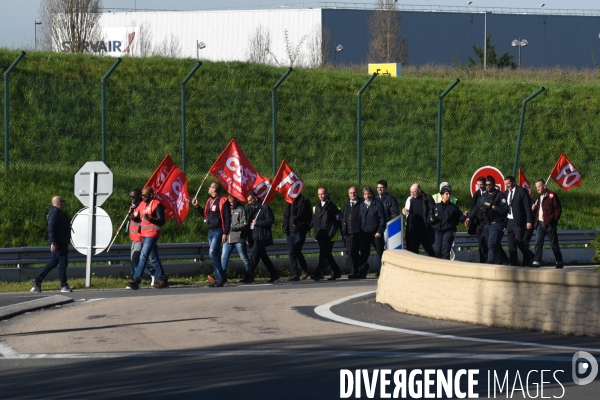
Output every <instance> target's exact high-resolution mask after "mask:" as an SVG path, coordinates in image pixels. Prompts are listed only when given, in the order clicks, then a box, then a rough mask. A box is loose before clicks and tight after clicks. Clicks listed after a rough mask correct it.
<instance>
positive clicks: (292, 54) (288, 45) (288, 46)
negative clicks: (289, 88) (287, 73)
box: [269, 29, 308, 68]
mask: <svg viewBox="0 0 600 400" xmlns="http://www.w3.org/2000/svg"><path fill="white" fill-rule="evenodd" d="M307 37H308V35H304V36H302V37H301V38H300V40H299V41H298V44H297V45H296V46H295V47H294V44H293V43H292V42H291V41H290V35H289V33H288V30H287V29H284V30H283V40H284V41H285V54H286V56H287V58H288V62H289V67H291V68H293V67H294V65H296V64H302V54H301V53H300V49H301V48H302V44H303V43H304V41H305V40H306V38H307ZM269 54H270V55H271V57H273V60H275V64H277V65H280V66H283V65H284V62H283V60H282V61H281V62H279V60H278V59H277V57H276V56H275V54H273V52H272V51H270V50H269Z"/></svg>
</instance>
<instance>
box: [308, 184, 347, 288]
mask: <svg viewBox="0 0 600 400" xmlns="http://www.w3.org/2000/svg"><path fill="white" fill-rule="evenodd" d="M317 194H318V196H319V200H318V201H317V203H316V204H315V207H314V210H315V211H314V212H315V215H314V224H313V232H314V235H315V240H316V241H317V242H318V243H319V264H318V265H317V269H316V270H315V273H314V275H313V276H312V279H313V280H315V281H318V280H320V279H323V270H324V269H325V267H326V265H327V264H329V266H330V267H331V271H332V272H331V277H330V278H328V279H327V280H329V281H334V280H336V279H337V278H341V277H342V274H341V271H340V267H339V266H338V264H337V262H336V261H335V258H334V257H333V253H332V250H333V245H334V243H335V242H334V241H332V239H333V238H334V237H335V234H336V233H337V230H338V228H339V227H340V215H339V209H338V208H337V206H336V205H335V204H334V203H333V202H332V201H331V199H330V198H329V192H328V191H327V188H326V187H324V186H321V187H320V188H319V189H318V190H317Z"/></svg>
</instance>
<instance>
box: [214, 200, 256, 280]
mask: <svg viewBox="0 0 600 400" xmlns="http://www.w3.org/2000/svg"><path fill="white" fill-rule="evenodd" d="M227 201H229V205H230V207H231V230H230V231H229V235H227V241H225V243H223V252H222V254H221V269H222V274H223V275H224V276H225V275H226V273H227V263H228V262H229V256H230V255H231V252H232V251H233V248H234V247H235V248H236V250H237V252H238V254H239V255H240V258H241V259H242V262H243V263H244V267H245V268H246V273H248V272H249V271H250V259H249V258H248V248H247V246H246V240H247V239H248V232H247V230H246V209H245V208H244V206H243V204H241V203H240V202H239V201H238V199H236V198H235V197H233V196H232V195H228V196H227ZM221 283H225V282H223V281H222V282H221ZM215 286H216V287H221V286H223V285H221V284H220V283H219V285H216V284H215Z"/></svg>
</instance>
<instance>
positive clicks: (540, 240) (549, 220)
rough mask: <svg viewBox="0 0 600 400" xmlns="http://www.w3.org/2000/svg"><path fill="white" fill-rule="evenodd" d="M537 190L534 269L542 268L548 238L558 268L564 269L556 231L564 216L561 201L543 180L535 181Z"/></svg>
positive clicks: (534, 208)
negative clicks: (546, 238)
mask: <svg viewBox="0 0 600 400" xmlns="http://www.w3.org/2000/svg"><path fill="white" fill-rule="evenodd" d="M535 189H536V190H537V192H538V197H537V199H536V200H535V202H534V203H533V206H532V210H533V215H534V218H533V219H534V221H535V222H534V225H535V226H534V229H535V237H536V238H535V257H534V259H533V267H534V268H537V267H539V266H540V262H541V261H542V252H543V251H544V238H545V237H546V236H548V240H549V241H550V245H551V246H552V252H553V253H554V258H555V259H556V268H562V267H564V262H563V257H562V253H561V251H560V247H559V246H558V232H557V229H556V228H557V226H558V221H559V220H560V216H561V214H562V207H561V205H560V200H559V199H558V196H557V195H556V193H554V192H552V191H551V190H548V189H547V188H546V184H545V183H544V180H543V179H538V180H537V181H535Z"/></svg>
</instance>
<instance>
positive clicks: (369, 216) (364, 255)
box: [355, 186, 385, 279]
mask: <svg viewBox="0 0 600 400" xmlns="http://www.w3.org/2000/svg"><path fill="white" fill-rule="evenodd" d="M362 192H363V199H364V201H363V202H362V204H361V205H360V230H361V235H362V237H361V246H360V256H361V261H360V265H361V270H360V271H359V273H358V276H356V277H355V278H357V279H364V278H366V277H367V274H368V273H369V263H368V261H369V254H370V253H371V245H373V247H374V248H375V251H376V252H377V257H378V264H380V265H379V267H380V268H381V256H382V255H383V248H384V246H385V243H384V241H383V233H384V231H385V210H384V208H383V205H382V204H381V202H380V201H379V199H377V198H375V197H374V196H373V189H371V188H370V187H369V186H366V187H365V188H364V189H363V190H362Z"/></svg>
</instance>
